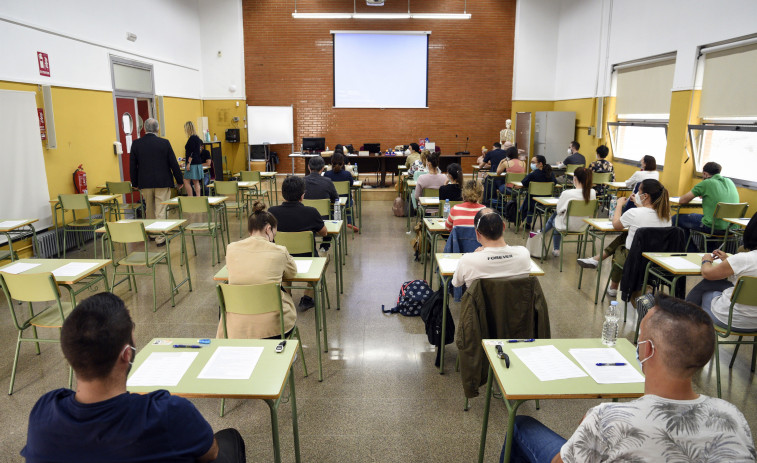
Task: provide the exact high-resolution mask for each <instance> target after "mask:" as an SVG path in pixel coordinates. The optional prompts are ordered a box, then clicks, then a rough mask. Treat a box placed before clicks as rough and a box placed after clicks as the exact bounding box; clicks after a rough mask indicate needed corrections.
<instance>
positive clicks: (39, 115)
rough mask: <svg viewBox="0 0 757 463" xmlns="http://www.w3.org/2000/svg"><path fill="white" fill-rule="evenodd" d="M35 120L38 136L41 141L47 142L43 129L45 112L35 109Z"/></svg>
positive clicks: (45, 131)
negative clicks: (37, 123) (37, 122)
mask: <svg viewBox="0 0 757 463" xmlns="http://www.w3.org/2000/svg"><path fill="white" fill-rule="evenodd" d="M37 118H38V119H39V135H40V137H41V138H42V140H47V127H45V110H44V109H42V108H37Z"/></svg>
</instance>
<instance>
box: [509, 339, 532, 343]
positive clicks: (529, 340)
mask: <svg viewBox="0 0 757 463" xmlns="http://www.w3.org/2000/svg"><path fill="white" fill-rule="evenodd" d="M507 342H534V340H533V339H508V340H507Z"/></svg>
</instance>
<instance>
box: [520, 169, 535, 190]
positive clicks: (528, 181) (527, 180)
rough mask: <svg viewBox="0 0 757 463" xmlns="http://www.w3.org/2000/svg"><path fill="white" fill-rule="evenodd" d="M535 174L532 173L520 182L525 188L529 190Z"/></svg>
mask: <svg viewBox="0 0 757 463" xmlns="http://www.w3.org/2000/svg"><path fill="white" fill-rule="evenodd" d="M533 175H534V173H533V172H531V173H530V174H528V175H526V176H525V177H523V180H521V181H520V183H521V184H523V188H526V189H527V188H528V184H529V183H531V180H533V178H534V177H533Z"/></svg>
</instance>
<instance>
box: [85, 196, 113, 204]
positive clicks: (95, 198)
mask: <svg viewBox="0 0 757 463" xmlns="http://www.w3.org/2000/svg"><path fill="white" fill-rule="evenodd" d="M108 199H110V196H107V195H97V196H90V197H89V202H91V203H94V202H97V201H106V200H108Z"/></svg>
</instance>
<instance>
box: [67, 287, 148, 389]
mask: <svg viewBox="0 0 757 463" xmlns="http://www.w3.org/2000/svg"><path fill="white" fill-rule="evenodd" d="M133 330H134V322H132V320H131V316H130V315H129V311H128V310H127V309H126V305H124V301H122V300H121V298H119V297H118V296H116V295H115V294H112V293H107V292H104V293H98V294H95V295H94V296H90V297H88V298H86V299H84V300H83V301H81V302H79V304H78V305H77V306H76V308H75V309H74V310H73V311H72V312H71V315H69V316H68V317H67V318H66V321H64V322H63V328H62V329H61V332H60V345H61V349H62V350H63V355H64V356H65V357H66V360H67V361H68V363H69V365H71V367H72V368H73V369H74V371H75V372H76V376H77V378H80V379H83V380H86V381H91V380H95V379H102V378H106V377H108V375H110V373H111V371H112V370H113V366H114V365H115V364H116V361H117V360H118V356H119V355H120V353H121V350H122V349H123V348H124V346H125V345H127V344H131V343H132V342H133V340H132V331H133Z"/></svg>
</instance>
